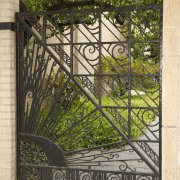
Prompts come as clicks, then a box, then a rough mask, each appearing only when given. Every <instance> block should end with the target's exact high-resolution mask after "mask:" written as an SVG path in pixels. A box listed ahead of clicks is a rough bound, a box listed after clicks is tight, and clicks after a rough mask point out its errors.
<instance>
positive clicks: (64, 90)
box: [17, 5, 162, 180]
mask: <svg viewBox="0 0 180 180" xmlns="http://www.w3.org/2000/svg"><path fill="white" fill-rule="evenodd" d="M143 17H144V18H147V17H151V21H146V20H147V19H143ZM161 20H162V8H161V6H152V5H151V6H144V7H137V6H136V7H133V6H127V7H119V8H101V9H94V10H86V11H81V10H76V11H75V10H71V11H61V12H59V11H55V12H42V13H34V14H33V13H20V14H18V15H17V23H18V24H19V27H21V28H20V29H19V32H18V33H17V35H18V36H17V45H18V51H17V56H18V58H17V59H18V61H17V79H18V88H17V89H18V140H19V142H18V143H19V145H18V177H19V179H20V180H21V179H23V180H24V179H27V180H28V179H38V180H41V179H43V180H44V179H46V180H76V179H78V180H79V179H82V180H83V179H92V180H100V179H102V180H112V179H114V180H116V179H117V180H121V179H134V180H141V179H144V180H145V179H147V180H149V179H150V180H158V179H159V178H160V168H161V161H160V137H161V136H160V124H161V69H160V64H161V57H160V47H161V26H162V24H161V22H162V21H161Z"/></svg>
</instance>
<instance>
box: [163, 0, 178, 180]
mask: <svg viewBox="0 0 180 180" xmlns="http://www.w3.org/2000/svg"><path fill="white" fill-rule="evenodd" d="M162 64H163V74H162V79H163V84H162V91H163V94H162V107H163V108H162V116H163V117H162V120H163V124H162V125H163V129H162V177H163V180H180V1H179V0H164V22H163V60H162Z"/></svg>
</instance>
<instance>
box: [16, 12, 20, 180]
mask: <svg viewBox="0 0 180 180" xmlns="http://www.w3.org/2000/svg"><path fill="white" fill-rule="evenodd" d="M15 17H16V26H17V28H16V148H17V149H16V153H17V158H16V172H17V178H18V179H19V174H20V171H19V164H20V149H19V147H20V145H19V143H20V140H19V136H18V132H19V113H20V109H19V99H20V98H19V70H20V69H19V52H20V48H19V37H20V32H19V28H18V26H19V22H18V14H17V13H16V15H15Z"/></svg>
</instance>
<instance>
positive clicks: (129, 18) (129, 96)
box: [128, 10, 132, 139]
mask: <svg viewBox="0 0 180 180" xmlns="http://www.w3.org/2000/svg"><path fill="white" fill-rule="evenodd" d="M128 20H129V23H128V38H129V40H128V76H129V77H128V138H129V139H131V88H132V87H131V83H132V78H131V73H132V70H131V42H132V41H131V40H132V39H131V10H129V12H128Z"/></svg>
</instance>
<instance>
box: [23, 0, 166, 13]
mask: <svg viewBox="0 0 180 180" xmlns="http://www.w3.org/2000/svg"><path fill="white" fill-rule="evenodd" d="M75 1H78V0H65V2H75ZM162 1H163V0H146V1H144V0H95V5H96V6H97V5H99V6H103V5H111V6H115V7H116V6H122V5H144V4H162ZM23 2H24V3H25V5H26V7H27V9H28V10H29V11H33V12H34V11H42V10H46V9H47V8H48V7H50V6H52V5H55V4H57V3H59V2H61V1H60V0H38V1H37V0H23ZM90 7H91V8H92V6H90ZM83 8H84V7H83ZM86 8H88V7H86Z"/></svg>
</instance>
